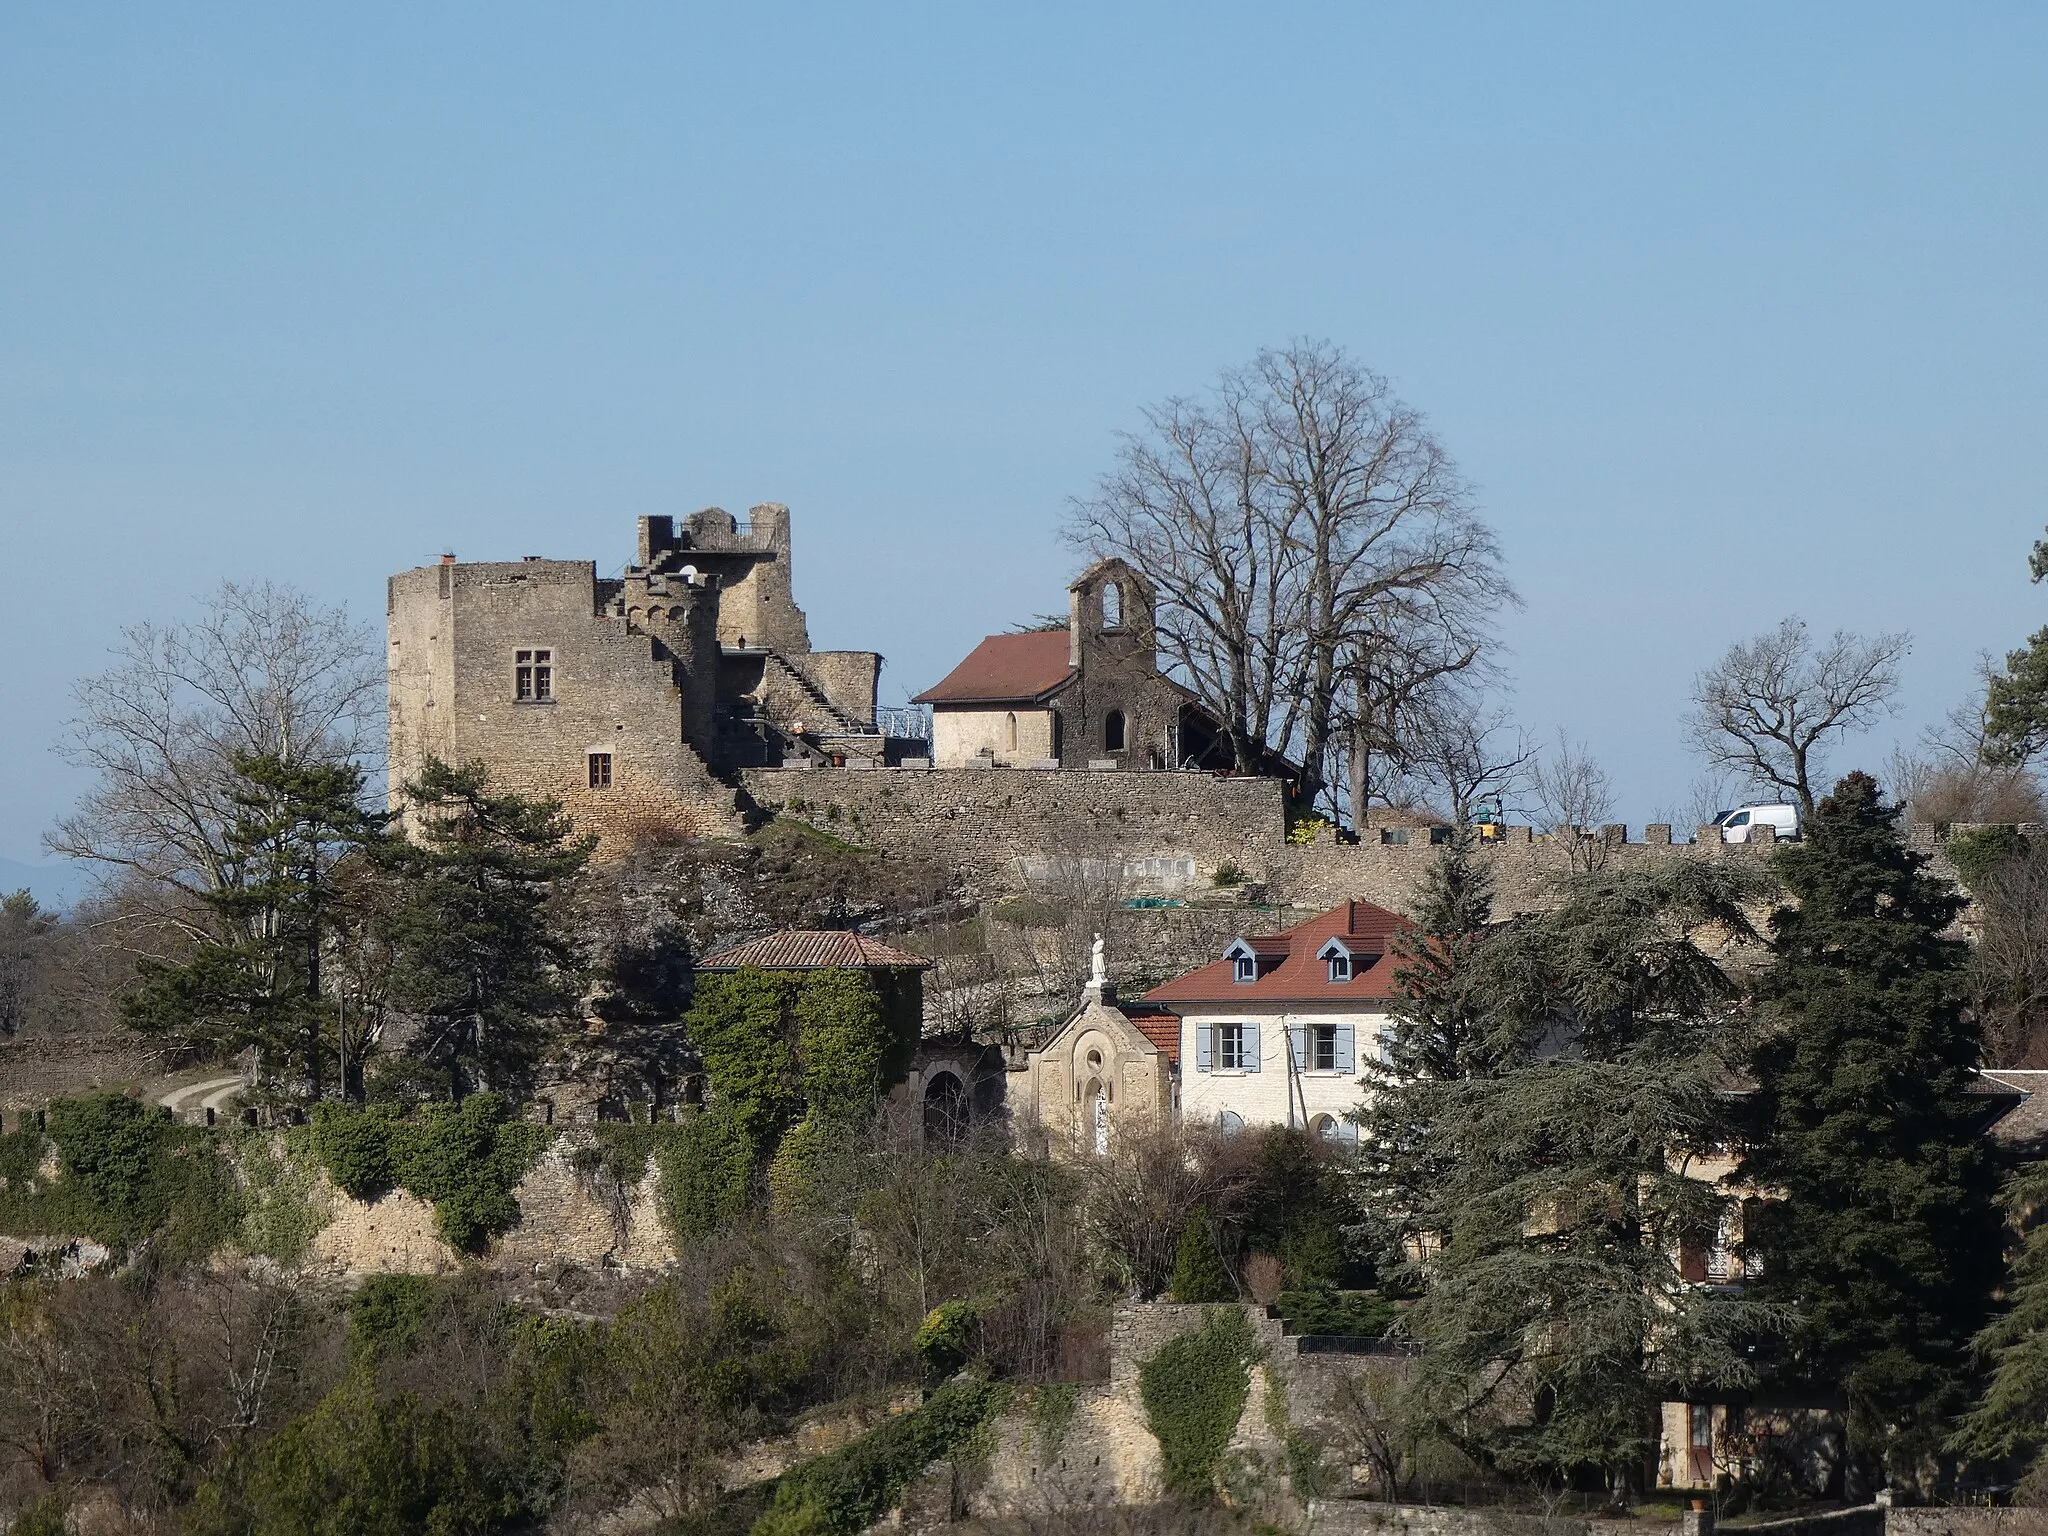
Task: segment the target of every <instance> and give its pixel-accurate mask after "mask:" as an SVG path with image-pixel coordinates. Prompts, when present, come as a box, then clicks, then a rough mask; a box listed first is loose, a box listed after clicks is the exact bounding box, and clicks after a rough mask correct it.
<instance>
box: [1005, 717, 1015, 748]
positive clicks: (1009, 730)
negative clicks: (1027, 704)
mask: <svg viewBox="0 0 2048 1536" xmlns="http://www.w3.org/2000/svg"><path fill="white" fill-rule="evenodd" d="M1003 739H1004V741H1005V742H1007V743H1008V745H1009V749H1010V750H1011V751H1012V752H1014V751H1016V750H1017V717H1016V716H1015V715H1005V716H1004V717H1003Z"/></svg>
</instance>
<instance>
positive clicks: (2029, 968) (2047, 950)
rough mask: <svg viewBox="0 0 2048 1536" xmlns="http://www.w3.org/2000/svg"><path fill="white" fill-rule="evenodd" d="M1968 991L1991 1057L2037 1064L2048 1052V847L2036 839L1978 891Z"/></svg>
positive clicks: (2020, 1064) (2005, 1062)
mask: <svg viewBox="0 0 2048 1536" xmlns="http://www.w3.org/2000/svg"><path fill="white" fill-rule="evenodd" d="M1974 894H1975V896H1976V898H1977V909H1978V927H1977V944H1976V947H1975V948H1974V949H1973V950H1972V951H1971V954H1970V975H1971V984H1972V985H1971V991H1972V992H1973V994H1974V1002H1975V1006H1976V1009H1977V1012H1978V1015H1979V1017H1980V1018H1981V1019H1982V1020H1983V1025H1984V1054H1985V1058H1986V1060H1988V1061H1990V1062H1993V1063H1995V1064H1997V1065H1999V1066H2009V1067H2036V1066H2040V1065H2042V1064H2043V1063H2044V1060H2048V847H2043V846H2042V845H2041V843H2040V842H2039V841H2038V840H2029V845H2028V846H2027V847H2026V848H2025V849H2024V850H2023V851H2021V852H2019V853H2017V854H2015V855H2014V856H2013V857H2011V858H2008V859H2005V860H2002V861H2001V862H2000V863H1999V865H1998V867H1997V868H1996V869H1994V870H1992V872H1991V873H1990V875H1989V876H1988V877H1987V878H1986V879H1985V880H1984V882H1983V884H1982V887H1981V888H1980V889H1978V890H1977V891H1976V892H1975V893H1974Z"/></svg>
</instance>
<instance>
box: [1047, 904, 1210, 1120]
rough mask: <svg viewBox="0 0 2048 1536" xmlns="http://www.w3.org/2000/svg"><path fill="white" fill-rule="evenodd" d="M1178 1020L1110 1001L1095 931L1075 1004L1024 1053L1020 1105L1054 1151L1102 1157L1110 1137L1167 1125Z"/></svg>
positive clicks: (1112, 992) (1110, 985)
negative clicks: (1048, 1033)
mask: <svg viewBox="0 0 2048 1536" xmlns="http://www.w3.org/2000/svg"><path fill="white" fill-rule="evenodd" d="M1179 1055H1180V1021H1179V1020H1178V1019H1176V1018H1174V1017H1173V1016H1172V1015H1170V1014H1157V1015H1153V1014H1148V1013H1145V1012H1143V1011H1138V1012H1137V1013H1136V1014H1135V1016H1134V1015H1133V1014H1132V1013H1126V1012H1125V1011H1124V1010H1123V1009H1122V1008H1120V1007H1119V1006H1118V1005H1117V997H1116V983H1115V982H1113V981H1111V980H1109V978H1108V976H1107V975H1106V974H1105V972H1104V969H1103V957H1102V936H1101V935H1100V934H1097V935H1096V938H1095V950H1094V964H1093V967H1092V974H1091V975H1090V977H1089V979H1088V984H1087V986H1086V987H1084V988H1083V989H1082V993H1081V1002H1080V1005H1079V1006H1078V1007H1077V1008H1075V1009H1074V1011H1073V1012H1072V1013H1070V1014H1068V1015H1067V1017H1066V1018H1065V1019H1064V1020H1063V1021H1062V1022H1061V1023H1060V1025H1059V1027H1058V1028H1056V1029H1055V1030H1054V1031H1053V1032H1052V1035H1051V1037H1050V1038H1049V1039H1048V1040H1047V1041H1046V1042H1045V1043H1044V1044H1043V1045H1041V1046H1039V1047H1038V1048H1037V1049H1036V1050H1034V1051H1031V1052H1029V1053H1028V1054H1027V1055H1026V1057H1025V1066H1024V1081H1025V1084H1026V1089H1025V1093H1024V1094H1023V1095H1022V1097H1023V1099H1024V1103H1023V1104H1021V1105H1017V1106H1014V1107H1015V1108H1021V1109H1024V1110H1026V1111H1028V1112H1029V1113H1030V1114H1031V1115H1033V1116H1034V1117H1035V1118H1036V1120H1037V1123H1038V1126H1039V1129H1040V1131H1041V1132H1042V1133H1043V1134H1044V1135H1045V1136H1046V1138H1047V1140H1048V1142H1049V1143H1050V1145H1051V1147H1052V1148H1053V1150H1055V1151H1062V1152H1066V1153H1069V1154H1071V1155H1074V1156H1089V1155H1094V1156H1101V1155H1103V1154H1105V1153H1107V1152H1108V1151H1109V1149H1110V1145H1111V1143H1112V1141H1113V1140H1114V1138H1115V1137H1116V1136H1118V1135H1121V1134H1125V1133H1134V1132H1138V1131H1143V1130H1149V1129H1154V1128H1157V1127H1159V1126H1163V1125H1165V1124H1167V1123H1168V1122H1169V1121H1170V1120H1171V1119H1172V1118H1173V1114H1174V1080H1175V1070H1174V1069H1175V1066H1176V1064H1177V1061H1178V1058H1179Z"/></svg>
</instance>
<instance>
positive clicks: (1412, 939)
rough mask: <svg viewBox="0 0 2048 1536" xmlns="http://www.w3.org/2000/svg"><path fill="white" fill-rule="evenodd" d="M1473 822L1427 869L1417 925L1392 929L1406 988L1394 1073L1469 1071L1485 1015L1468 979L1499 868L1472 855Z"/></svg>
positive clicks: (1390, 1045)
mask: <svg viewBox="0 0 2048 1536" xmlns="http://www.w3.org/2000/svg"><path fill="white" fill-rule="evenodd" d="M1474 844H1475V839H1474V836H1473V832H1472V829H1471V828H1470V827H1469V826H1460V827H1458V828H1457V829H1455V830H1454V831H1453V833H1452V834H1451V841H1450V842H1449V843H1448V844H1446V845H1445V847H1444V850H1443V852H1442V853H1441V854H1440V855H1438V857H1437V859H1436V862H1435V863H1433V864H1431V865H1430V867H1429V873H1428V874H1427V875H1425V876H1424V877H1423V883H1422V889H1421V891H1420V892H1419V893H1418V900H1417V903H1416V913H1415V926H1414V927H1413V928H1412V929H1411V928H1401V929H1397V930H1396V931H1395V933H1394V938H1393V948H1394V954H1395V955H1396V957H1397V958H1398V959H1399V960H1400V962H1401V964H1400V968H1399V969H1398V970H1397V971H1396V972H1395V973H1394V980H1395V983H1396V985H1397V986H1398V987H1399V989H1400V993H1399V996H1398V997H1397V999H1396V1000H1395V1003H1394V1007H1393V1010H1392V1013H1393V1018H1392V1023H1393V1028H1392V1030H1391V1031H1390V1032H1389V1033H1388V1035H1387V1036H1386V1062H1385V1066H1386V1067H1387V1069H1388V1071H1389V1072H1390V1073H1391V1074H1392V1075H1393V1076H1394V1077H1395V1078H1397V1079H1398V1078H1416V1077H1422V1078H1435V1079H1438V1080H1444V1079H1449V1078H1457V1077H1469V1076H1471V1075H1472V1069H1473V1067H1474V1065H1475V1062H1474V1060H1473V1050H1474V1047H1475V1046H1476V1045H1477V1043H1478V1036H1479V1019H1478V1016H1477V1013H1476V1010H1475V1009H1474V1007H1473V1004H1472V1002H1471V1000H1470V999H1468V998H1467V997H1466V996H1465V995H1464V993H1465V989H1464V986H1463V982H1464V980H1465V978H1466V977H1467V976H1468V975H1469V973H1470V971H1471V966H1472V960H1473V957H1474V956H1475V955H1476V954H1477V953H1478V949H1479V946H1480V944H1481V943H1482V942H1483V941H1484V938H1485V934H1486V929H1487V927H1488V925H1489V924H1490V923H1491V922H1492V921H1493V873H1492V871H1491V870H1489V869H1487V868H1486V867H1485V866H1484V865H1482V864H1480V863H1479V862H1477V861H1476V860H1475V859H1474V858H1473V856H1472V855H1473V848H1474Z"/></svg>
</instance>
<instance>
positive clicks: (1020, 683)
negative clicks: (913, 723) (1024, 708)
mask: <svg viewBox="0 0 2048 1536" xmlns="http://www.w3.org/2000/svg"><path fill="white" fill-rule="evenodd" d="M1067 647H1068V640H1067V632H1066V630H1065V629H1034V630H1030V631H1028V632H1026V633H1024V634H1021V635H990V636H989V637H988V638H987V639H986V640H984V641H982V642H981V644H979V645H977V646H976V647H975V648H974V649H973V650H971V651H969V652H968V653H967V659H966V660H965V661H963V662H961V663H960V665H959V666H957V667H955V668H954V669H953V670H952V671H950V672H948V673H947V674H946V675H945V676H944V677H943V678H941V679H940V680H939V682H938V683H937V684H936V685H935V686H933V687H930V688H927V689H926V690H925V691H924V692H923V693H920V694H919V695H918V696H917V697H916V698H914V699H912V700H911V701H910V702H911V703H913V704H1023V703H1032V702H1036V701H1038V700H1040V699H1043V698H1045V697H1047V696H1048V695H1049V694H1053V693H1057V692H1058V691H1059V690H1060V688H1061V687H1062V686H1064V685H1065V683H1066V682H1067V680H1068V679H1069V678H1071V677H1072V676H1073V675H1074V672H1073V669H1072V668H1071V667H1070V666H1068V665H1067V656H1068V649H1067Z"/></svg>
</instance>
